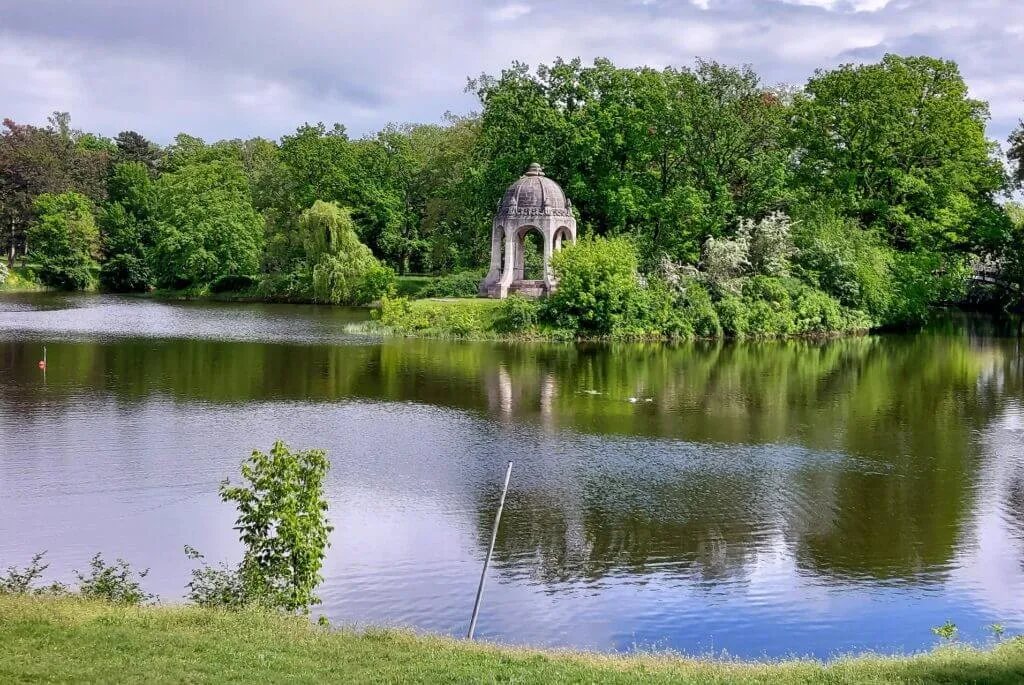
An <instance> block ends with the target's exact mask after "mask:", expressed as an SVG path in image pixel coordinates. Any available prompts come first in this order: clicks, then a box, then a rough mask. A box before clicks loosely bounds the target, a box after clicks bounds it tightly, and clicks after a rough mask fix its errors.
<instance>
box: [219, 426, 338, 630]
mask: <svg viewBox="0 0 1024 685" xmlns="http://www.w3.org/2000/svg"><path fill="white" fill-rule="evenodd" d="M329 468H330V462H329V461H328V460H327V454H326V453H325V452H323V451H322V450H307V451H302V452H292V451H291V450H290V449H289V448H288V446H287V445H285V444H284V443H283V442H281V441H280V440H278V441H277V442H275V443H274V446H273V447H272V448H271V450H270V453H269V454H264V453H263V452H260V451H259V450H254V451H253V453H252V456H251V457H249V459H248V460H247V461H245V462H244V463H243V464H242V480H243V483H242V484H241V485H231V483H230V482H229V481H226V480H225V481H224V482H223V483H222V484H221V488H220V496H221V499H222V500H223V501H225V502H234V503H235V506H236V507H237V508H238V519H237V520H236V521H235V530H237V531H238V532H239V536H240V539H241V542H242V545H243V546H244V547H245V553H244V556H243V560H242V563H241V566H240V574H241V577H242V579H243V581H244V584H245V588H246V592H247V594H248V595H249V596H251V597H258V598H260V601H261V602H263V603H265V604H269V605H270V606H274V607H279V608H282V609H285V610H287V611H297V610H302V611H308V610H309V607H310V606H311V605H313V604H316V603H318V602H319V601H320V600H319V599H318V598H317V596H316V594H315V591H316V586H317V585H318V584H319V583H320V581H321V580H322V578H321V576H320V569H321V568H322V567H323V561H324V556H325V554H326V551H327V547H328V545H329V541H328V535H329V534H330V532H331V531H332V530H333V527H332V526H331V525H330V524H329V523H328V521H327V500H326V499H325V498H324V478H325V477H326V476H327V471H328V469H329Z"/></svg>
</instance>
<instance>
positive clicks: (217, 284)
mask: <svg viewBox="0 0 1024 685" xmlns="http://www.w3.org/2000/svg"><path fill="white" fill-rule="evenodd" d="M254 285H256V279H255V278H254V277H252V276H241V275H229V276H220V277H218V278H216V279H214V281H213V282H212V283H210V292H211V293H235V292H239V291H242V290H248V289H250V288H252V287H253V286H254Z"/></svg>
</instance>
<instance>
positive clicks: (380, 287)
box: [356, 263, 398, 304]
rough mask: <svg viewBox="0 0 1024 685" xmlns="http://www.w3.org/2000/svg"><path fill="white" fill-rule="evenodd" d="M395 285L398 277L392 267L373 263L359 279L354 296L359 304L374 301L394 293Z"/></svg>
mask: <svg viewBox="0 0 1024 685" xmlns="http://www.w3.org/2000/svg"><path fill="white" fill-rule="evenodd" d="M397 286H398V279H397V277H396V276H395V271H394V269H392V268H391V267H388V266H384V265H383V264H380V263H378V264H374V265H372V266H371V267H370V268H369V269H367V270H366V273H364V274H363V277H362V279H361V280H360V281H359V284H358V286H357V289H356V298H357V300H358V302H359V304H366V303H369V302H374V301H376V300H379V299H381V298H382V297H386V296H389V295H394V294H395V289H396V288H397Z"/></svg>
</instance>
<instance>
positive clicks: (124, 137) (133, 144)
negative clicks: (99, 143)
mask: <svg viewBox="0 0 1024 685" xmlns="http://www.w3.org/2000/svg"><path fill="white" fill-rule="evenodd" d="M114 144H115V146H116V147H117V152H116V154H115V159H116V160H117V162H119V163H122V164H123V163H125V162H138V163H140V164H143V165H144V166H145V167H146V169H147V171H149V173H150V174H155V173H156V170H157V167H158V166H159V164H160V158H161V156H162V154H163V153H162V152H161V150H160V146H159V145H157V144H156V143H153V142H152V141H149V140H147V139H146V137H145V136H143V135H142V134H141V133H137V132H135V131H121V132H120V133H118V134H117V135H116V136H115V137H114Z"/></svg>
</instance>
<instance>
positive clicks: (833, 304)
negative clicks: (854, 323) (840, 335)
mask: <svg viewBox="0 0 1024 685" xmlns="http://www.w3.org/2000/svg"><path fill="white" fill-rule="evenodd" d="M793 309H794V324H793V325H794V332H795V333H834V332H836V331H842V330H845V329H846V326H847V317H846V314H845V312H844V311H843V306H842V305H841V304H839V301H838V300H836V299H835V298H834V297H832V296H831V295H829V294H828V293H823V292H822V291H820V290H815V289H814V288H804V289H803V290H802V291H801V292H800V294H799V295H798V296H797V298H796V300H795V301H794V303H793Z"/></svg>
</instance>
